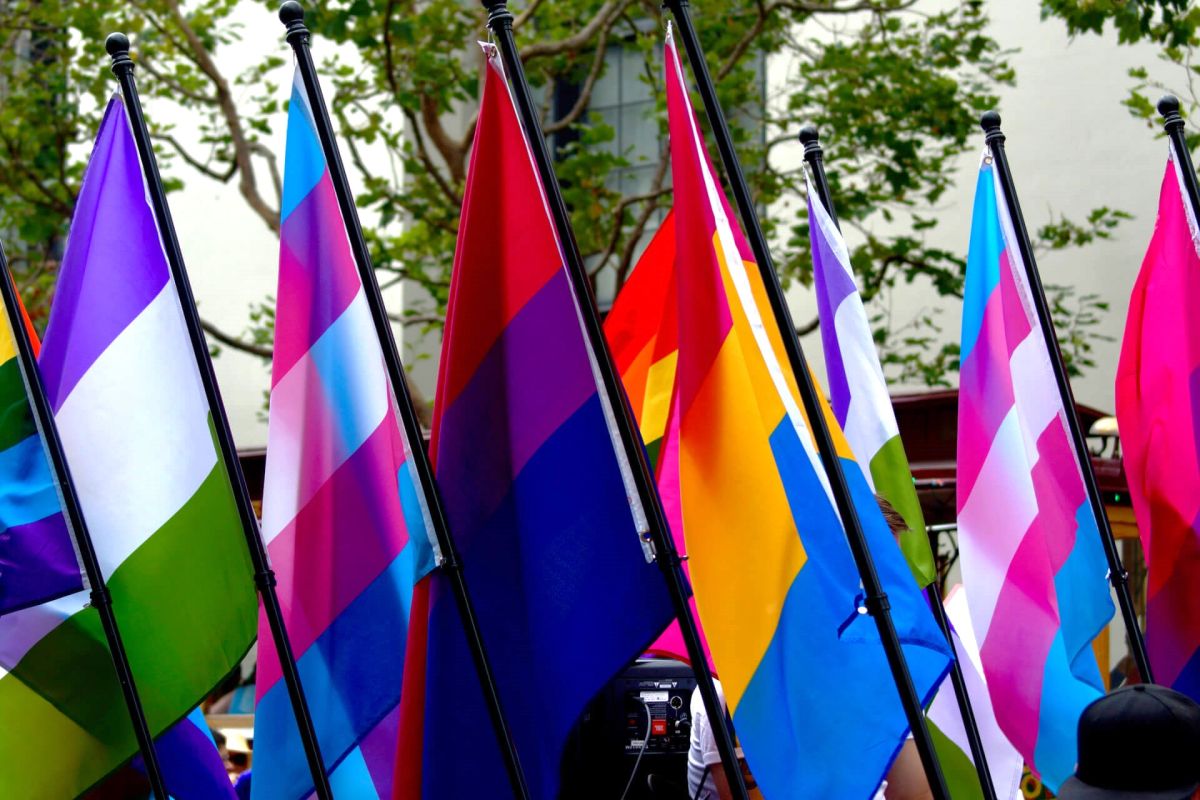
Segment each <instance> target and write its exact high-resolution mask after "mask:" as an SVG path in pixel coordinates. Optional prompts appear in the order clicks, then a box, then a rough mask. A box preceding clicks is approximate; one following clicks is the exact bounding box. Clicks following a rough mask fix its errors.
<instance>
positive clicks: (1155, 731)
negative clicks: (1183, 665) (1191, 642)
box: [1058, 684, 1200, 800]
mask: <svg viewBox="0 0 1200 800" xmlns="http://www.w3.org/2000/svg"><path fill="white" fill-rule="evenodd" d="M1198 788H1200V705H1196V703H1195V702H1193V701H1192V700H1191V698H1189V697H1187V696H1186V695H1182V694H1180V693H1179V692H1176V691H1173V690H1171V689H1168V688H1166V687H1165V686H1155V685H1153V684H1144V685H1138V686H1125V687H1122V688H1120V689H1117V690H1116V691H1115V692H1113V693H1112V694H1109V695H1106V696H1104V697H1101V698H1100V699H1099V700H1096V701H1094V702H1093V703H1092V704H1091V705H1089V706H1088V707H1087V708H1085V709H1084V710H1083V714H1082V716H1080V718H1079V766H1078V767H1077V768H1076V770H1075V775H1074V777H1072V778H1070V779H1068V780H1067V782H1066V783H1064V784H1063V785H1062V788H1061V790H1060V791H1059V793H1058V796H1059V797H1060V798H1062V799H1063V800H1135V798H1136V799H1137V800H1186V798H1190V797H1191V796H1192V794H1193V793H1194V792H1195V791H1196V790H1197V789H1198Z"/></svg>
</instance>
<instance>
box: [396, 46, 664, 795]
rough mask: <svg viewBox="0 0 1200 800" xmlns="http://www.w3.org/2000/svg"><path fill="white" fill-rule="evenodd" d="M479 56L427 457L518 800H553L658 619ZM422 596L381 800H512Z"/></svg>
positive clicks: (586, 348) (607, 417)
mask: <svg viewBox="0 0 1200 800" xmlns="http://www.w3.org/2000/svg"><path fill="white" fill-rule="evenodd" d="M485 49H487V50H488V51H489V54H490V57H489V58H488V64H487V67H486V82H485V85H484V90H483V99H482V107H481V108H480V112H479V124H478V127H477V128H476V131H475V140H474V145H473V149H472V153H471V165H470V169H469V171H468V173H467V175H468V179H467V186H466V190H465V193H464V196H463V210H462V219H461V223H460V227H459V232H458V248H457V251H456V252H455V257H454V272H453V276H452V279H451V287H450V297H449V304H448V308H447V316H446V327H445V338H444V340H443V344H442V360H441V364H440V369H439V372H438V387H437V395H436V405H435V408H434V420H433V437H432V440H431V444H430V449H431V454H432V457H433V460H434V471H435V473H436V476H437V480H438V485H439V487H440V489H441V493H442V496H443V498H444V499H445V503H446V509H447V515H448V517H449V527H450V533H451V535H452V536H453V537H454V540H455V543H456V545H457V547H458V550H459V552H460V554H461V558H462V565H463V569H464V572H465V577H466V583H467V587H468V590H469V593H470V596H471V599H472V601H473V605H474V608H475V611H476V613H477V615H478V624H479V629H480V632H481V633H482V637H483V641H484V645H485V647H486V649H487V653H488V656H489V660H490V663H491V666H492V669H493V671H494V674H495V679H496V685H497V688H498V690H499V696H500V701H501V703H502V705H503V707H504V709H505V710H506V711H507V712H508V713H507V719H508V722H509V725H510V726H511V729H512V734H513V738H514V740H515V742H516V747H517V751H518V753H519V756H520V759H521V764H522V766H523V768H524V772H525V775H526V778H527V780H528V783H529V787H530V792H531V795H532V796H533V797H535V798H539V799H541V800H553V798H555V797H557V796H558V791H559V771H560V764H561V761H562V755H563V751H564V746H565V743H566V740H567V735H568V733H569V732H570V730H571V728H572V727H573V726H574V725H575V723H576V721H577V719H578V718H579V715H580V714H581V712H582V711H583V709H584V707H585V706H586V704H587V703H588V701H589V700H590V699H591V698H592V697H593V696H594V695H595V694H596V693H597V692H598V691H599V690H600V689H601V688H603V687H604V686H605V684H607V683H608V681H609V680H611V678H612V677H613V676H614V675H615V674H616V673H617V672H618V671H619V670H620V669H622V668H623V667H624V666H625V665H626V664H628V663H629V662H631V661H632V660H634V659H635V658H637V656H639V655H640V654H641V653H642V652H643V651H644V650H645V649H646V647H647V646H648V645H649V644H650V643H651V642H652V641H653V640H654V638H655V637H656V636H657V635H658V634H659V633H660V632H661V631H662V630H663V628H665V627H666V625H667V623H668V622H669V621H670V619H671V617H672V608H671V604H670V598H669V596H668V594H667V590H666V585H665V583H664V582H663V580H662V577H661V575H660V573H659V568H658V567H657V566H656V565H654V564H652V563H650V562H649V561H648V559H647V555H646V551H645V550H644V549H643V540H642V538H641V536H642V534H643V533H644V532H645V531H646V530H647V526H646V516H645V512H644V509H643V508H642V506H641V504H640V501H639V500H638V498H637V495H636V493H634V492H633V490H632V474H631V472H630V464H629V463H628V461H627V460H626V458H625V453H624V451H623V450H622V448H621V444H620V438H619V433H618V431H617V429H616V427H615V426H616V422H615V416H614V409H613V408H612V407H611V406H610V405H609V403H608V400H607V396H606V394H605V392H604V389H603V387H602V385H601V382H600V376H599V373H598V368H597V358H598V355H597V353H596V352H594V351H593V350H592V347H591V345H590V343H589V341H588V338H587V336H586V333H585V329H584V327H583V318H582V309H581V304H583V303H587V302H590V301H589V299H588V298H586V297H579V296H577V295H576V293H575V291H574V289H573V287H572V283H571V280H570V276H569V274H568V272H567V268H566V262H565V258H564V254H563V246H562V243H561V242H560V241H559V239H558V236H557V234H556V232H555V229H554V225H553V223H552V220H551V217H550V213H549V210H548V207H547V204H546V196H545V188H544V187H543V185H542V183H541V180H540V179H539V177H538V172H537V169H536V166H535V163H534V161H533V158H532V155H531V152H530V148H529V143H528V140H527V138H526V132H525V131H524V130H523V129H522V127H521V124H520V122H519V120H518V118H517V113H516V109H515V106H514V103H513V98H512V96H511V95H510V93H509V88H508V86H507V84H506V81H505V76H504V73H503V70H502V67H501V64H500V61H499V56H498V55H497V54H496V53H495V50H494V48H491V47H490V46H487V45H485ZM535 135H536V134H535ZM420 589H421V590H422V592H423V593H424V594H423V595H422V593H419V594H418V597H417V599H415V600H414V612H413V614H414V627H413V634H412V635H410V645H409V649H408V654H409V669H408V671H407V672H406V674H405V684H404V700H403V703H402V711H401V737H400V752H401V755H400V758H399V759H398V768H397V780H396V787H395V794H394V796H395V797H398V798H406V799H408V798H417V797H420V798H425V800H433V799H434V798H447V799H448V800H449V799H456V798H464V797H487V798H503V797H510V796H511V790H510V788H509V783H508V779H507V777H506V773H505V769H504V765H503V762H502V761H501V758H500V750H499V747H498V745H497V740H496V737H495V735H494V733H493V728H492V725H491V722H490V719H489V716H488V713H487V706H486V705H485V704H484V701H483V694H482V691H481V689H480V686H479V682H478V678H477V676H476V672H475V667H474V662H473V661H472V658H471V655H470V651H469V650H468V649H467V644H466V637H465V635H464V633H463V630H462V626H461V621H460V617H459V614H458V608H457V606H456V604H455V602H454V597H453V596H452V595H451V593H450V592H449V591H447V586H446V580H445V577H444V576H443V575H442V574H441V573H440V572H435V573H434V574H433V575H432V576H430V579H429V580H426V581H424V582H422V583H421V584H420ZM425 603H427V604H428V608H429V612H428V620H427V621H428V630H427V631H425V632H422V633H424V634H425V638H424V641H419V637H418V630H417V626H416V621H415V619H416V616H417V614H418V613H419V612H418V611H417V609H419V608H420V607H421V606H422V605H423V604H425ZM422 648H425V658H424V659H423V660H418V656H417V654H418V653H419V652H421V649H422ZM418 664H420V665H421V666H423V669H418ZM464 754H467V755H468V756H469V762H470V766H469V768H464V763H466V762H464V760H463V759H464Z"/></svg>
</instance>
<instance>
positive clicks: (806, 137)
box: [799, 125, 822, 156]
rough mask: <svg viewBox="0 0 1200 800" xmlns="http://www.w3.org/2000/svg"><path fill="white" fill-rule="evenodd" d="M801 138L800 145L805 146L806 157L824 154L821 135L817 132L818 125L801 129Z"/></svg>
mask: <svg viewBox="0 0 1200 800" xmlns="http://www.w3.org/2000/svg"><path fill="white" fill-rule="evenodd" d="M799 138H800V143H801V144H803V145H804V155H806V156H807V155H808V154H809V153H820V152H822V151H821V134H820V132H818V131H817V126H816V125H805V126H804V127H803V128H801V129H800V134H799Z"/></svg>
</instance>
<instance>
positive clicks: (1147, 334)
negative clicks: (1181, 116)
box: [1117, 149, 1200, 700]
mask: <svg viewBox="0 0 1200 800" xmlns="http://www.w3.org/2000/svg"><path fill="white" fill-rule="evenodd" d="M1183 169H1190V167H1188V166H1185V165H1184V163H1182V161H1181V159H1180V158H1179V156H1178V155H1177V154H1176V153H1175V152H1174V149H1172V151H1171V156H1170V159H1169V160H1168V162H1167V169H1166V174H1164V175H1163V181H1162V191H1161V193H1160V195H1159V201H1158V221H1157V222H1156V223H1155V226H1154V236H1153V237H1152V238H1151V240H1150V247H1149V249H1147V251H1146V258H1145V260H1144V261H1143V262H1142V270H1141V272H1140V273H1139V274H1138V279H1137V283H1135V284H1134V287H1133V295H1132V297H1131V298H1130V300H1129V320H1128V322H1126V324H1125V340H1124V342H1123V344H1122V346H1121V360H1120V362H1119V364H1118V366H1117V421H1118V423H1119V424H1120V429H1121V454H1122V458H1123V459H1124V461H1125V474H1126V475H1127V476H1128V478H1129V493H1130V495H1131V496H1132V497H1133V510H1134V512H1135V514H1136V515H1137V522H1138V531H1139V533H1140V534H1141V537H1142V547H1143V550H1144V552H1145V553H1146V563H1147V564H1148V565H1149V568H1150V579H1149V585H1148V587H1147V592H1146V594H1147V597H1146V647H1147V649H1148V650H1149V656H1150V663H1151V665H1152V666H1153V668H1154V677H1155V679H1156V680H1158V681H1159V682H1160V683H1163V684H1165V685H1168V686H1171V687H1173V688H1175V689H1176V690H1178V691H1181V692H1184V693H1185V694H1189V695H1191V696H1192V698H1193V699H1196V700H1200V590H1198V589H1197V587H1198V586H1200V453H1198V452H1197V448H1198V446H1200V401H1198V400H1197V397H1196V386H1197V385H1200V384H1198V381H1200V321H1197V318H1196V302H1195V300H1196V298H1197V297H1200V293H1198V291H1197V290H1200V255H1197V242H1198V241H1200V239H1198V238H1197V235H1198V234H1197V231H1198V230H1200V229H1198V228H1197V226H1196V219H1195V217H1194V216H1193V214H1192V209H1191V205H1190V204H1189V202H1188V199H1187V196H1186V194H1185V190H1184V185H1183V179H1182V178H1181V177H1180V171H1181V170H1183Z"/></svg>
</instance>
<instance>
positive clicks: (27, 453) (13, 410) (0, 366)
mask: <svg viewBox="0 0 1200 800" xmlns="http://www.w3.org/2000/svg"><path fill="white" fill-rule="evenodd" d="M0 256H2V253H0ZM2 261H3V258H2V257H0V262H2ZM0 279H2V278H0ZM14 289H15V286H14ZM21 311H22V316H23V317H24V313H23V312H24V309H21ZM14 325H24V326H25V328H26V331H27V332H28V334H29V340H30V344H31V345H32V346H33V348H34V353H33V355H34V356H36V355H37V349H38V341H37V334H36V333H35V332H34V330H33V326H32V325H29V324H28V318H27V317H24V318H23V319H19V320H13V319H10V318H9V316H8V314H7V313H6V311H5V309H4V307H3V306H2V305H0V616H4V615H5V614H10V613H12V612H13V611H20V610H21V609H23V608H28V607H29V606H35V605H38V604H39V603H44V602H46V601H48V600H54V599H56V598H59V597H62V596H63V595H68V594H73V593H75V592H78V591H82V590H83V588H84V586H85V585H86V581H85V579H84V576H83V574H82V571H81V567H80V564H79V557H78V553H77V552H76V550H75V542H74V539H73V538H72V534H71V530H70V528H69V527H68V525H67V520H66V517H65V516H64V514H63V507H62V497H61V494H60V491H59V486H58V479H57V478H56V477H55V475H54V473H53V471H52V469H51V467H50V460H49V456H48V455H47V453H46V443H45V440H44V439H43V438H42V436H43V434H42V431H41V430H40V428H39V425H38V421H37V418H36V417H35V416H34V413H33V408H32V407H31V406H30V399H29V392H30V388H29V384H28V382H27V381H28V379H27V378H26V376H25V373H24V370H23V369H22V368H21V359H20V355H19V354H18V353H17V341H16V338H15V337H14V335H13V326H14Z"/></svg>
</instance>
